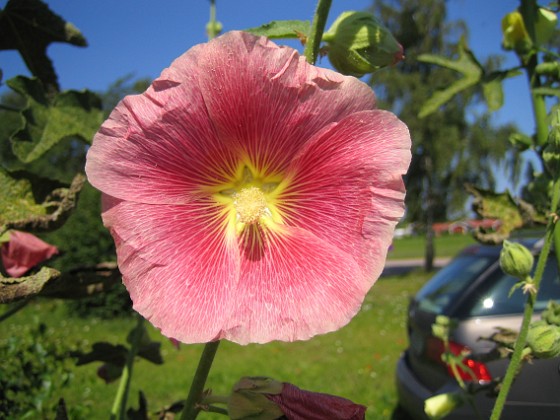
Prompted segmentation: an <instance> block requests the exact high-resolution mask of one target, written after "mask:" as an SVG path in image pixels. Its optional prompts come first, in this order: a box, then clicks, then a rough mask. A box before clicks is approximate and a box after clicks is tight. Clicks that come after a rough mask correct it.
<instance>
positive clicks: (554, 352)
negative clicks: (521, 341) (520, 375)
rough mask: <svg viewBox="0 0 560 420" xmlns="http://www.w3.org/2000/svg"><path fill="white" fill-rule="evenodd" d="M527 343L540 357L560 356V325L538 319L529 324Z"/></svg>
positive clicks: (534, 353) (535, 354) (536, 355)
mask: <svg viewBox="0 0 560 420" xmlns="http://www.w3.org/2000/svg"><path fill="white" fill-rule="evenodd" d="M527 345H528V346H529V347H530V348H531V353H532V354H533V355H534V356H535V357H538V358H539V359H549V358H552V357H556V356H560V327H558V326H557V325H550V324H547V323H546V322H545V321H538V322H535V323H533V324H531V325H529V332H528V333H527Z"/></svg>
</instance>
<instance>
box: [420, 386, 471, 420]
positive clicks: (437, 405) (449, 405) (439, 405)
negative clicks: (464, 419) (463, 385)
mask: <svg viewBox="0 0 560 420" xmlns="http://www.w3.org/2000/svg"><path fill="white" fill-rule="evenodd" d="M464 402H465V399H464V398H463V395H462V394H460V393H458V392H450V393H447V394H439V395H435V396H433V397H430V398H428V399H427V400H426V401H424V412H425V413H426V415H427V416H428V417H429V418H431V419H441V418H443V417H445V416H447V415H448V414H449V413H451V412H452V411H453V410H455V409H457V408H459V407H460V406H461V405H463V404H464Z"/></svg>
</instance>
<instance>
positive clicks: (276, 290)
mask: <svg viewBox="0 0 560 420" xmlns="http://www.w3.org/2000/svg"><path fill="white" fill-rule="evenodd" d="M264 239H265V245H264V246H265V249H264V252H262V253H261V254H258V255H259V257H260V258H257V259H255V258H247V257H245V258H243V260H242V263H241V278H240V280H239V284H238V287H237V290H236V296H235V297H234V300H233V301H232V302H231V304H232V305H233V309H232V311H231V316H230V319H229V320H228V324H227V327H226V328H225V331H224V334H223V336H222V338H226V339H228V340H231V341H235V342H237V343H240V344H246V343H266V342H268V341H271V340H282V341H294V340H305V339H308V338H310V337H312V336H314V335H316V334H321V333H326V332H330V331H334V330H336V329H338V328H340V327H342V326H343V325H345V324H346V323H348V321H350V319H351V318H352V317H353V316H354V315H355V314H356V312H357V311H358V309H359V307H360V304H361V302H362V299H363V297H364V295H365V293H366V290H364V289H363V284H364V281H363V279H362V278H361V277H362V276H363V275H362V273H361V270H360V268H359V267H358V265H357V264H356V262H355V261H354V259H353V258H352V256H351V255H348V254H345V253H344V252H342V251H341V250H339V249H337V248H335V247H333V246H332V245H330V244H328V243H327V242H326V241H323V240H320V239H318V238H317V237H315V236H313V235H312V234H310V233H308V232H306V231H304V230H302V229H298V228H288V227H286V229H283V230H282V231H281V232H279V233H272V232H269V234H268V235H267V236H265V237H264Z"/></svg>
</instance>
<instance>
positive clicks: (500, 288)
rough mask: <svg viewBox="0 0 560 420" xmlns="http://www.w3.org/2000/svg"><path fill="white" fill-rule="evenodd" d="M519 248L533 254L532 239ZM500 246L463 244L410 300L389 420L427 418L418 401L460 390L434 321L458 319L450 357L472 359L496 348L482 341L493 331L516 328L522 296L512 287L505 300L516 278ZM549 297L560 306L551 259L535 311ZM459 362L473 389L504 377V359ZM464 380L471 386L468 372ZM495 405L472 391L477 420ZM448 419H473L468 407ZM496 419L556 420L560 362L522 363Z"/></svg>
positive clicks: (559, 400) (485, 395)
mask: <svg viewBox="0 0 560 420" xmlns="http://www.w3.org/2000/svg"><path fill="white" fill-rule="evenodd" d="M523 243H524V245H525V246H527V247H528V248H530V249H533V250H535V249H536V248H537V249H538V243H537V241H536V240H525V241H523ZM500 249H501V248H500V247H498V246H483V245H474V246H470V247H468V248H467V249H465V250H464V251H462V252H461V253H460V254H459V255H458V256H457V257H456V258H455V259H453V260H452V261H451V262H450V263H449V264H448V265H447V266H446V267H444V268H443V269H442V270H440V271H439V272H438V273H437V274H436V275H435V276H434V277H433V278H432V279H430V280H429V281H428V282H427V283H426V284H425V285H424V286H423V288H422V289H421V290H420V291H419V292H418V293H417V294H416V296H415V297H414V298H413V299H412V301H411V303H410V307H409V311H408V339H409V347H408V349H406V351H405V352H404V353H403V354H402V356H401V358H400V360H399V362H398V365H397V371H396V384H397V393H398V401H399V402H398V404H399V405H398V408H397V410H396V411H395V416H394V418H407V417H410V418H414V419H426V418H427V417H426V415H425V414H424V400H426V399H427V398H429V397H431V396H434V395H437V394H441V393H445V392H451V391H454V390H458V389H459V387H458V385H457V383H456V381H455V379H454V378H453V377H452V376H451V373H450V372H449V370H448V368H447V366H446V365H445V364H444V363H443V362H442V360H441V355H442V352H443V343H442V341H441V340H439V339H438V338H436V337H434V336H433V335H432V333H431V331H432V330H431V326H432V324H433V323H434V321H435V318H436V316H438V315H445V316H447V317H449V318H453V319H456V320H458V326H457V328H456V329H455V330H454V331H453V333H452V336H451V346H450V347H451V351H452V352H454V353H456V354H459V352H461V351H462V350H463V349H468V350H470V351H471V353H472V354H480V353H488V352H490V351H491V350H492V349H493V348H494V344H493V343H491V342H489V341H485V340H480V337H488V336H490V335H492V334H493V333H495V332H496V331H497V330H496V327H506V328H510V329H514V330H518V329H519V326H520V325H521V318H522V313H523V310H524V303H525V297H526V296H525V295H523V292H522V291H521V290H520V289H518V290H516V291H515V292H514V293H513V295H512V296H511V297H510V298H508V294H509V291H510V289H511V287H512V286H513V285H514V284H515V282H516V280H515V279H514V278H512V277H510V276H508V275H507V274H505V273H503V271H502V270H501V268H500V265H499V255H500ZM536 252H538V251H536ZM550 300H556V301H559V302H560V278H559V276H558V264H557V263H556V258H554V257H553V256H552V255H551V257H549V260H548V263H547V265H546V270H545V273H544V276H543V280H542V283H541V288H540V291H539V295H538V297H537V303H536V307H535V309H536V311H537V313H538V312H540V311H542V310H544V309H545V308H546V305H547V303H548V302H549V301H550ZM537 316H538V315H537ZM464 362H465V363H466V364H467V366H469V367H470V368H471V370H472V371H473V372H474V373H475V375H476V381H474V382H476V384H474V383H473V384H474V385H477V386H478V385H484V384H487V383H489V382H490V381H492V379H496V378H500V377H503V376H504V374H505V370H506V368H507V360H504V359H501V360H494V361H491V362H481V361H480V359H478V358H474V357H473V358H472V359H468V358H467V359H466V360H465V361H464ZM464 379H465V380H466V381H471V382H473V379H472V378H471V377H469V375H468V374H466V373H465V377H464ZM494 401H495V396H492V395H488V392H479V393H477V394H476V399H475V403H476V406H477V408H478V411H479V412H480V414H481V416H482V418H489V416H490V413H491V410H492V407H493V405H494ZM448 418H449V419H476V418H478V417H477V415H476V413H475V412H474V410H473V408H472V407H471V406H469V405H468V404H467V405H465V406H463V407H461V408H460V409H458V410H456V411H454V412H453V413H452V414H451V415H450V416H449V417H448ZM502 419H523V420H525V419H539V420H545V419H555V420H558V419H560V358H556V359H548V360H535V361H533V362H532V363H530V364H525V366H524V367H523V369H522V371H521V374H520V375H519V376H518V377H517V379H516V380H515V382H514V385H513V387H512V388H511V391H510V393H509V397H508V400H507V403H506V407H505V409H504V411H503V416H502Z"/></svg>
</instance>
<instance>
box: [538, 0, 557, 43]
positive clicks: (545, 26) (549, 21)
mask: <svg viewBox="0 0 560 420" xmlns="http://www.w3.org/2000/svg"><path fill="white" fill-rule="evenodd" d="M557 22H558V17H557V16H556V13H554V12H553V11H551V10H548V9H545V8H544V7H539V10H538V12H537V21H536V22H535V38H536V39H535V42H536V44H537V45H543V44H545V43H546V42H548V41H549V40H550V38H551V37H552V35H553V34H554V29H555V28H556V23H557Z"/></svg>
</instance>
